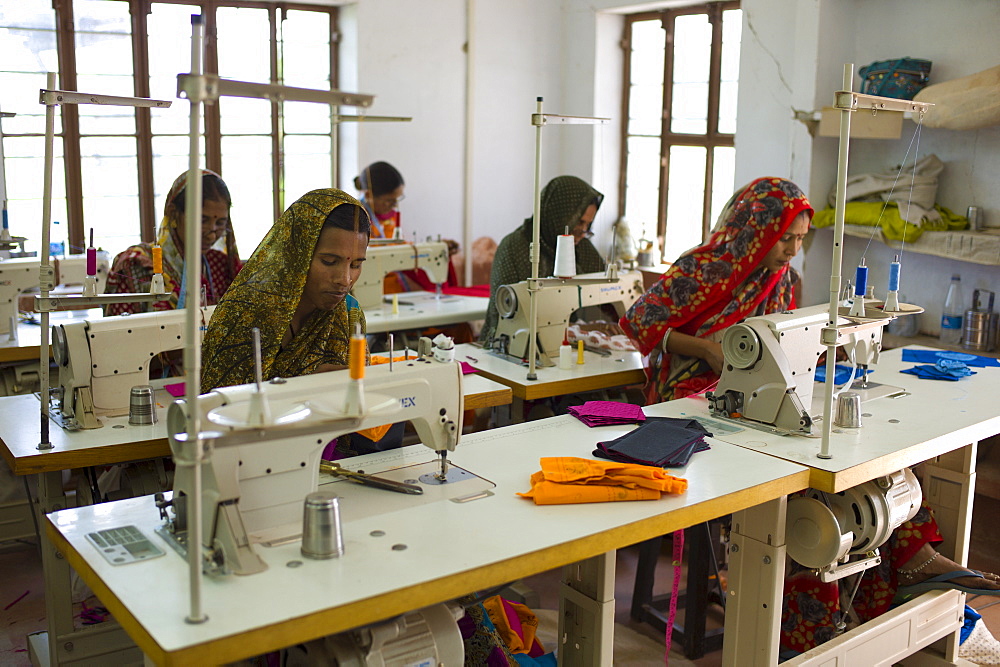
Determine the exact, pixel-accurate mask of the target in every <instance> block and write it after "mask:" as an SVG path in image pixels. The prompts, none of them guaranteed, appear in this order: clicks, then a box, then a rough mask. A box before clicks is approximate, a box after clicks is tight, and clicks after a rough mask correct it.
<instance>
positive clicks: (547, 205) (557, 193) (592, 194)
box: [521, 176, 604, 257]
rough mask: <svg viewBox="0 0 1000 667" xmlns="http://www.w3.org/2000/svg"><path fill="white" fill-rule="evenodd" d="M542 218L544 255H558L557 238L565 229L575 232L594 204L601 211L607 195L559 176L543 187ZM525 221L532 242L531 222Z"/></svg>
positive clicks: (540, 234) (540, 232) (525, 230)
mask: <svg viewBox="0 0 1000 667" xmlns="http://www.w3.org/2000/svg"><path fill="white" fill-rule="evenodd" d="M541 200H542V201H541V204H542V205H541V218H542V223H541V226H540V227H539V234H538V236H539V239H540V240H541V245H542V247H541V253H542V254H543V255H547V256H549V257H555V256H556V237H557V236H559V235H560V234H565V233H566V228H567V227H569V228H570V230H572V229H573V227H575V226H576V225H577V224H579V222H580V218H582V217H583V213H584V211H586V210H587V207H588V206H590V205H591V204H594V205H596V206H597V208H601V202H602V201H604V195H602V194H601V193H600V192H598V191H597V190H595V189H594V188H592V187H591V186H590V185H589V184H588V183H587V182H586V181H584V180H582V179H579V178H577V177H576V176H556V177H555V178H553V179H552V180H551V181H549V182H548V185H546V186H545V187H544V188H542V196H541ZM533 218H534V216H532V217H531V218H528V219H526V220H525V221H524V225H522V227H521V229H522V230H523V231H524V233H525V234H527V235H528V240H529V241H530V240H531V221H532V219H533Z"/></svg>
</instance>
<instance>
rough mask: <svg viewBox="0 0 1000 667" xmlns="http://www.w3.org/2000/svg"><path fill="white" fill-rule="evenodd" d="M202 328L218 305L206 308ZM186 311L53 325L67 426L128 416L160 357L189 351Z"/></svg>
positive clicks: (59, 396)
mask: <svg viewBox="0 0 1000 667" xmlns="http://www.w3.org/2000/svg"><path fill="white" fill-rule="evenodd" d="M201 310H202V326H203V327H204V326H207V325H208V321H209V320H210V319H211V318H212V313H213V312H215V306H208V307H206V308H202V309H201ZM184 313H185V311H184V310H163V311H157V312H152V313H139V314H137V315H119V316H115V317H102V318H99V319H93V320H80V321H76V322H67V323H66V324H57V325H53V327H52V357H53V359H54V360H55V363H56V365H58V366H59V387H58V388H57V389H56V393H57V406H58V407H57V410H54V411H53V416H56V413H58V415H61V418H62V421H63V426H64V427H66V426H72V427H73V428H101V426H102V425H103V424H101V422H100V420H99V419H98V418H97V417H98V416H99V415H107V416H111V417H114V416H121V415H126V414H128V409H129V393H130V390H131V389H132V387H134V386H136V385H144V384H149V364H150V361H152V360H153V359H154V358H155V357H156V355H158V354H159V353H161V352H167V351H169V350H180V349H182V348H183V347H184Z"/></svg>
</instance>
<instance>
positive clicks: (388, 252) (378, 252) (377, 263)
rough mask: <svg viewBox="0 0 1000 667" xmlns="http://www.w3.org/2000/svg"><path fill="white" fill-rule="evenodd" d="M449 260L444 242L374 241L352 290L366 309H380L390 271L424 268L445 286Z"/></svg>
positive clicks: (432, 277) (434, 280)
mask: <svg viewBox="0 0 1000 667" xmlns="http://www.w3.org/2000/svg"><path fill="white" fill-rule="evenodd" d="M449 262H450V258H449V255H448V245H447V244H446V243H444V242H442V241H427V242H426V243H403V242H394V243H385V244H372V245H369V246H368V252H367V254H366V259H365V262H364V264H362V265H361V276H360V277H359V278H358V281H357V282H356V283H354V289H352V290H351V293H352V294H353V295H354V298H355V299H357V300H358V303H359V304H361V309H362V310H366V309H371V308H378V307H379V306H380V305H382V298H383V296H384V294H383V283H384V280H385V277H386V276H387V275H388V274H390V273H393V272H394V271H409V270H410V269H423V270H424V271H426V272H427V275H428V276H430V279H431V281H432V282H434V283H435V284H438V285H441V284H443V283H445V282H447V281H448V265H449Z"/></svg>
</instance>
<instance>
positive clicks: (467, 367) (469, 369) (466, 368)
mask: <svg viewBox="0 0 1000 667" xmlns="http://www.w3.org/2000/svg"><path fill="white" fill-rule="evenodd" d="M458 363H460V364H462V375H468V374H470V373H478V372H479V369H478V368H475V367H474V366H473V365H472V364H470V363H467V362H465V361H460V362H458Z"/></svg>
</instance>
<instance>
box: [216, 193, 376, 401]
mask: <svg viewBox="0 0 1000 667" xmlns="http://www.w3.org/2000/svg"><path fill="white" fill-rule="evenodd" d="M369 230H370V223H369V221H368V216H367V215H366V214H365V212H364V209H363V208H362V207H361V204H360V203H359V202H358V201H357V200H356V199H354V198H353V197H351V196H350V195H348V194H346V193H344V192H341V191H340V190H334V189H326V190H314V191H312V192H310V193H308V194H306V195H305V196H303V197H302V198H300V199H299V200H298V201H296V202H295V203H293V204H292V205H291V206H289V207H288V210H286V211H285V212H284V213H283V214H282V215H281V217H279V218H278V220H277V221H275V223H274V225H273V226H272V227H271V230H270V231H269V232H268V234H267V236H266V237H264V240H263V241H261V243H260V245H259V246H257V250H256V251H254V254H253V256H252V257H250V259H249V260H247V263H246V265H245V266H244V267H243V270H242V271H241V272H240V273H239V275H238V276H237V277H236V280H234V281H233V283H232V285H230V287H229V290H227V292H226V294H225V296H224V297H223V298H222V300H221V301H220V302H219V305H218V306H216V309H215V313H214V314H213V316H212V320H211V322H210V323H209V326H208V332H207V333H206V334H205V339H204V341H203V343H202V377H201V390H202V392H207V391H211V390H212V389H214V388H215V387H226V386H230V385H236V384H246V383H248V382H252V381H253V379H254V361H253V358H254V351H253V335H252V331H253V329H254V327H256V328H258V329H260V342H261V366H262V369H261V370H262V372H263V377H265V378H272V377H275V376H281V377H294V376H297V375H306V374H309V373H318V372H323V371H329V370H337V369H339V368H343V367H345V366H346V365H347V353H348V348H349V342H350V338H351V334H352V333H354V331H355V330H356V329H357V328H358V327H360V331H361V333H362V334H363V333H365V317H364V313H362V312H361V308H360V307H359V306H358V302H357V301H356V300H355V299H354V297H352V296H351V295H350V294H349V292H350V289H351V287H353V286H354V282H355V281H356V280H357V279H358V276H359V275H360V274H361V264H362V263H363V262H364V261H365V254H366V251H367V247H368V237H369Z"/></svg>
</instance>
